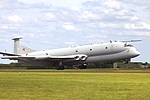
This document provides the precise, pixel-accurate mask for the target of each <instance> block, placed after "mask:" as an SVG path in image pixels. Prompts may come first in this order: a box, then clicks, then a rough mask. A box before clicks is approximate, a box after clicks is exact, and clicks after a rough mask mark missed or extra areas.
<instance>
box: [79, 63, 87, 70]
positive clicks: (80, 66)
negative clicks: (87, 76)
mask: <svg viewBox="0 0 150 100" xmlns="http://www.w3.org/2000/svg"><path fill="white" fill-rule="evenodd" d="M86 68H87V65H86V64H81V65H79V69H86Z"/></svg>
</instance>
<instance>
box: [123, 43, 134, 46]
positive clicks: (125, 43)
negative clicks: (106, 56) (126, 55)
mask: <svg viewBox="0 0 150 100" xmlns="http://www.w3.org/2000/svg"><path fill="white" fill-rule="evenodd" d="M124 47H133V45H131V44H126V43H125V44H124Z"/></svg>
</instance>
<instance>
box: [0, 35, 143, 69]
mask: <svg viewBox="0 0 150 100" xmlns="http://www.w3.org/2000/svg"><path fill="white" fill-rule="evenodd" d="M20 39H22V37H15V38H13V39H12V40H14V53H7V52H0V54H3V56H2V57H1V58H2V59H10V60H17V61H18V62H24V63H29V64H32V65H34V66H56V68H57V69H58V70H59V69H61V70H63V69H64V66H68V65H78V67H79V68H84V69H86V68H87V64H88V63H91V62H109V61H116V60H124V61H125V63H128V61H129V60H130V59H131V58H134V57H137V56H139V55H140V53H139V52H138V51H137V50H136V49H135V48H134V47H133V46H132V45H131V44H127V42H134V40H131V41H118V42H117V41H115V42H112V41H110V42H108V43H101V44H90V45H82V46H71V47H68V48H59V49H53V50H43V51H35V50H33V49H30V48H28V47H26V46H22V45H21V44H20ZM135 41H137V40H135Z"/></svg>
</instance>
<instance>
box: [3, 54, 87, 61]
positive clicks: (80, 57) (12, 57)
mask: <svg viewBox="0 0 150 100" xmlns="http://www.w3.org/2000/svg"><path fill="white" fill-rule="evenodd" d="M87 57H88V56H87V55H85V54H77V55H66V56H17V55H10V56H9V55H8V56H3V57H1V58H2V59H10V60H65V59H73V60H86V59H87Z"/></svg>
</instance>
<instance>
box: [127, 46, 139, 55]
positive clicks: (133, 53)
mask: <svg viewBox="0 0 150 100" xmlns="http://www.w3.org/2000/svg"><path fill="white" fill-rule="evenodd" d="M129 55H130V56H131V57H137V56H139V55H140V52H139V51H137V50H136V49H135V48H132V49H130V50H129Z"/></svg>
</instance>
